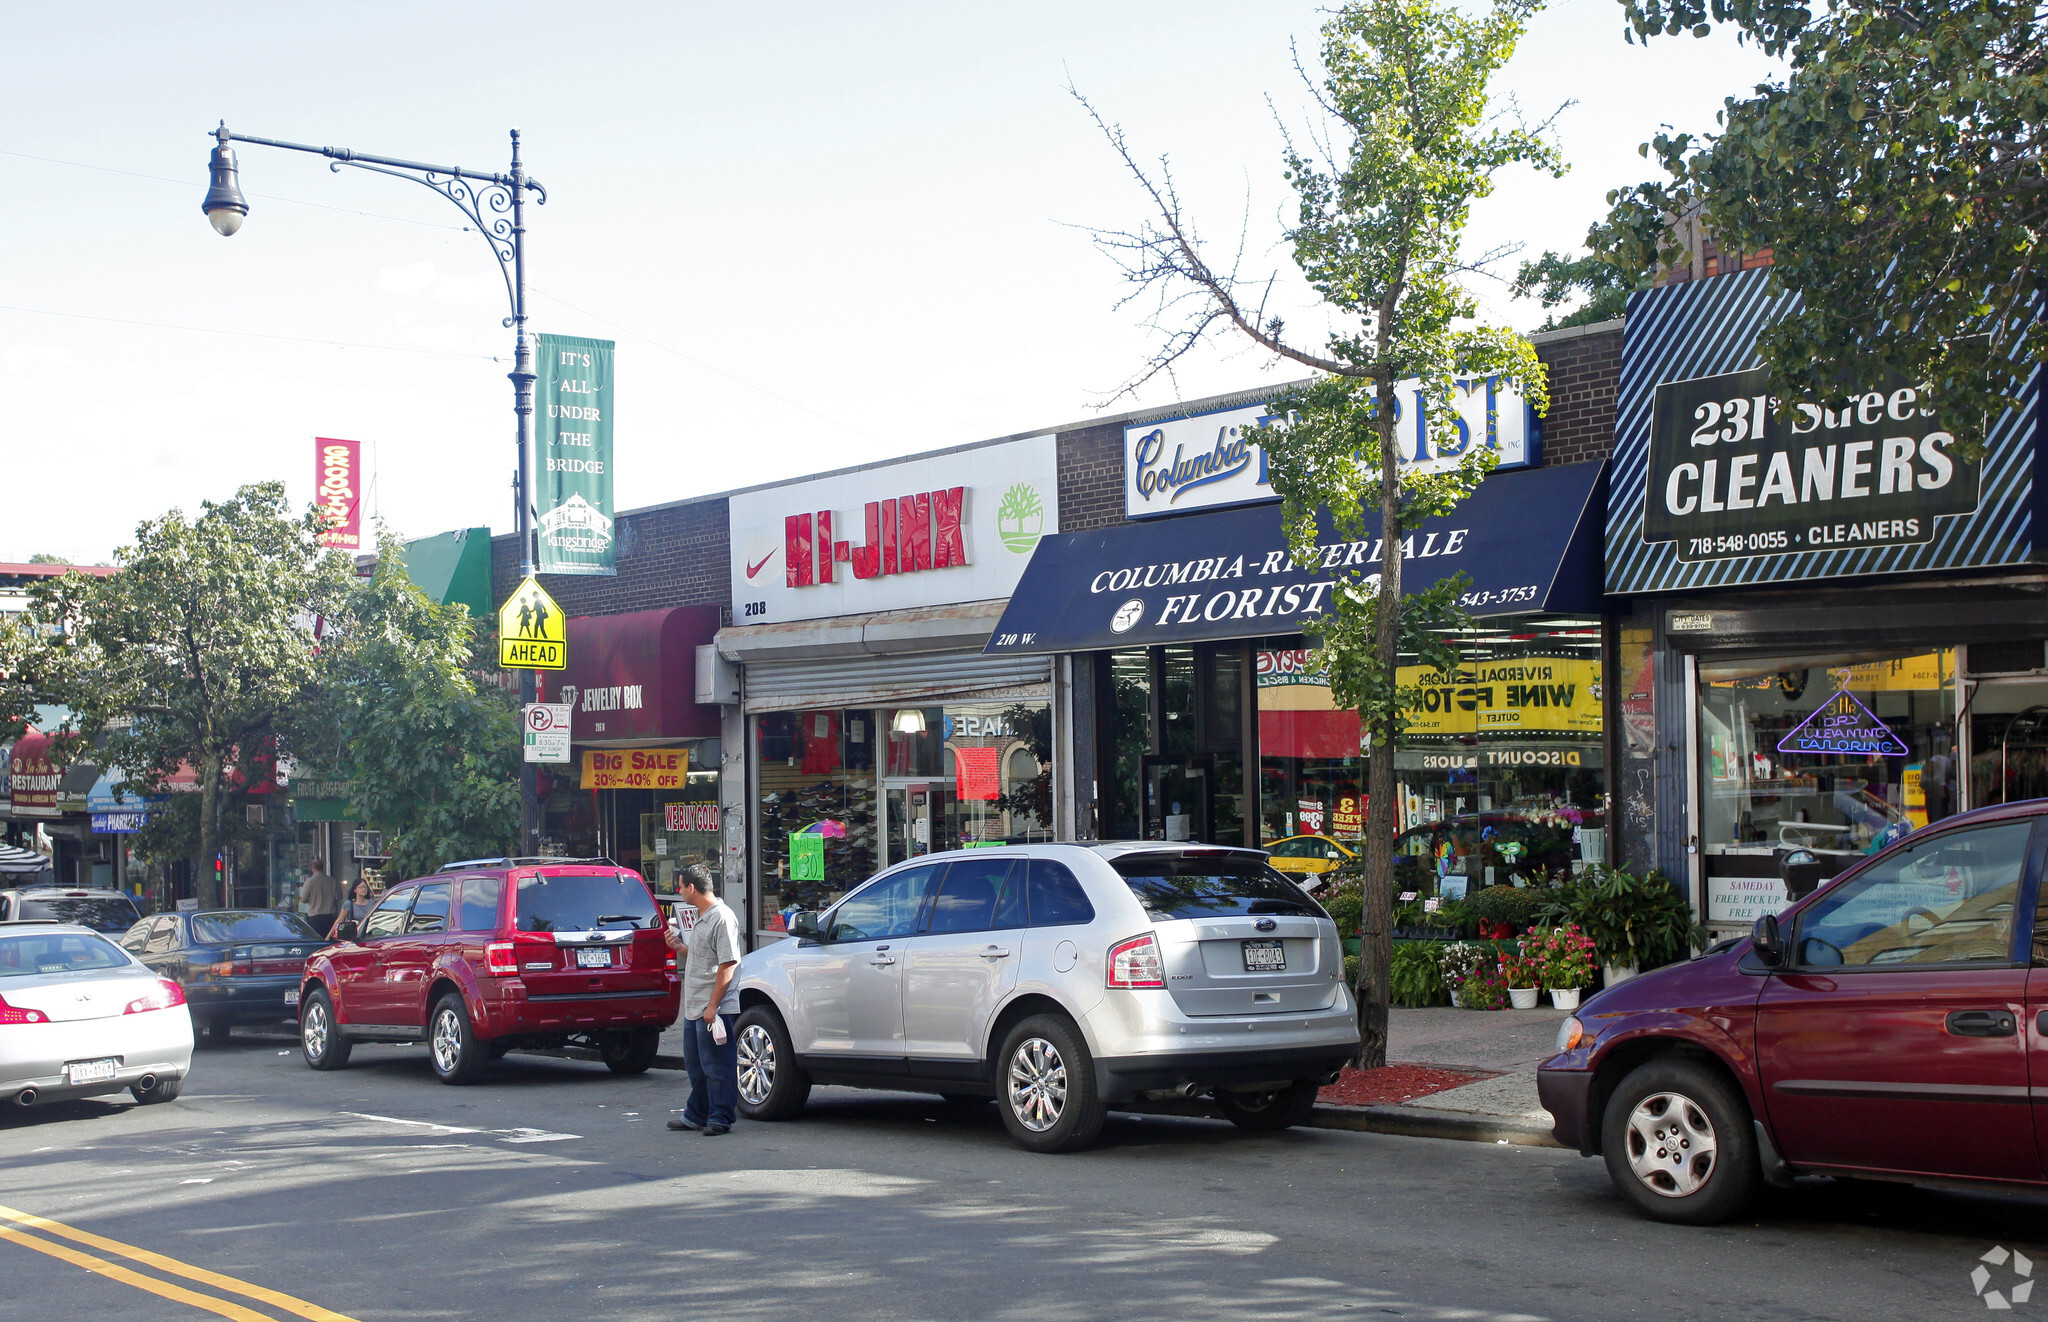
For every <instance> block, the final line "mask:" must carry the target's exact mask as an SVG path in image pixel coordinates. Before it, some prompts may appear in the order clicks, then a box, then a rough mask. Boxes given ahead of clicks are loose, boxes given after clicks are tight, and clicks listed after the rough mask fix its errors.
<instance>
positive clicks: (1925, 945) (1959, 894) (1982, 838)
mask: <svg viewBox="0 0 2048 1322" xmlns="http://www.w3.org/2000/svg"><path fill="white" fill-rule="evenodd" d="M2044 854H2048V800H2043V799H2036V800H2033V801H2031V802H2027V803H2015V804H2010V805H2000V806H1997V807H1992V808H1984V809H1980V810H1978V811H1976V812H1971V813H1965V814H1963V815H1962V816H1959V817H1951V818H1949V819H1947V820H1946V821H1943V822H1941V823H1939V824H1938V825H1936V826H1934V827H1932V828H1928V829H1922V830H1919V831H1915V832H1914V833H1913V834H1911V835H1909V836H1907V837H1906V838H1905V839H1903V840H1901V841H1899V842H1898V843H1897V844H1895V845H1893V846H1891V847H1890V848H1889V849H1886V850H1885V851H1884V852H1883V853H1880V854H1877V855H1875V856H1873V857H1872V858H1869V859H1867V860H1861V861H1859V863H1858V865H1857V866H1856V867H1855V868H1853V869H1851V870H1849V871H1847V872H1844V873H1843V874H1842V875H1841V876H1839V877H1837V878H1835V879H1834V880H1833V881H1832V882H1829V883H1827V884H1826V885H1825V886H1823V887H1822V888H1821V889H1820V890H1818V891H1816V892H1815V893H1814V894H1812V895H1810V896H1808V897H1807V898H1805V899H1804V900H1801V901H1800V902H1799V903H1797V904H1795V905H1793V906H1791V908H1789V909H1788V910H1787V911H1786V912H1784V913H1782V914H1779V915H1775V916H1766V917H1764V918H1761V919H1759V920H1758V921H1757V925H1756V931H1755V933H1754V935H1753V936H1752V937H1751V938H1750V939H1749V940H1746V941H1730V942H1726V943H1724V944H1722V945H1719V946H1716V947H1714V948H1713V949H1712V950H1709V951H1708V952H1706V953H1705V954H1704V955H1701V956H1700V957H1699V958H1697V959H1694V960H1691V961H1689V962H1687V963H1684V964H1677V965H1673V966H1671V967H1668V968H1661V969H1658V970H1656V971H1655V972H1653V973H1648V974H1645V975H1643V976H1642V977H1640V978H1633V979H1630V980H1629V981H1627V982H1624V983H1622V984H1620V985H1619V986H1617V987H1614V988H1612V989H1610V990H1608V991H1604V992H1602V993H1600V995H1598V996H1596V997H1594V998H1593V999H1592V1000H1590V1001H1588V1002H1587V1003H1586V1005H1585V1007H1584V1008H1582V1009H1581V1010H1580V1011H1579V1012H1578V1014H1577V1015H1575V1016H1574V1017H1572V1018H1570V1019H1567V1020H1565V1021H1564V1024H1563V1025H1562V1027H1561V1029H1560V1031H1559V1034H1558V1050H1559V1052H1560V1053H1561V1054H1559V1055H1557V1056H1554V1057H1552V1058H1551V1059H1550V1060H1547V1061H1545V1062H1544V1063H1543V1065H1542V1067H1541V1068H1540V1069H1539V1071H1538V1073H1537V1076H1536V1079H1537V1089H1538V1091H1539V1092H1540V1094H1541V1095H1542V1098H1543V1105H1544V1107H1545V1108H1546V1109H1547V1110H1549V1112H1550V1113H1551V1115H1552V1116H1553V1117H1554V1118H1555V1119H1556V1127H1555V1129H1554V1131H1553V1132H1554V1133H1555V1134H1556V1135H1557V1138H1558V1141H1559V1142H1561V1143H1563V1144H1564V1145H1565V1146H1566V1147H1569V1148H1577V1149H1578V1150H1579V1151H1580V1152H1581V1153H1583V1154H1585V1155H1587V1156H1591V1155H1593V1154H1594V1153H1599V1154H1601V1155H1602V1156H1604V1157H1605V1158H1606V1161H1607V1169H1608V1173H1609V1174H1610V1176H1611V1177H1612V1178H1613V1180H1614V1184H1615V1187H1616V1188H1618V1189H1619V1190H1620V1191H1621V1193H1622V1195H1623V1196H1624V1197H1625V1198H1627V1199H1628V1200H1629V1201H1630V1202H1632V1203H1634V1204H1635V1206H1636V1207H1637V1208H1638V1209H1640V1210H1641V1211H1643V1212H1646V1213H1648V1214H1649V1215H1651V1216H1653V1217H1656V1218H1657V1219H1658V1220H1662V1221H1679V1222H1688V1223H1692V1224H1702V1223H1706V1222H1711V1221H1718V1220H1720V1219H1722V1218H1724V1217H1726V1216H1728V1215H1730V1214H1731V1213H1733V1212H1734V1211H1735V1210H1736V1209H1737V1208H1739V1207H1740V1206H1741V1205H1742V1203H1743V1202H1744V1200H1745V1199H1747V1198H1748V1196H1749V1194H1750V1193H1751V1192H1752V1191H1753V1190H1754V1189H1755V1188H1756V1186H1757V1184H1758V1182H1759V1181H1767V1182H1769V1183H1771V1184H1777V1185H1788V1184H1790V1183H1791V1182H1792V1177H1793V1176H1795V1175H1805V1174H1818V1175H1831V1176H1835V1177H1837V1178H1841V1177H1847V1178H1852V1179H1877V1180H1892V1181H1904V1182H1909V1183H1910V1182H1923V1181H1924V1182H1930V1183H1935V1182H1938V1183H1944V1184H1957V1183H1963V1184H1969V1185H1975V1186H1978V1187H1990V1186H2012V1187H2021V1188H2031V1189H2033V1190H2035V1191H2036V1192H2038V1191H2039V1190H2040V1189H2041V1188H2042V1187H2043V1185H2044V1184H2048V1168H2044V1158H2048V1144H2044V1140H2048V1109H2044V1108H2043V1107H2042V1106H2041V1104H2040V1103H2041V1100H2042V1098H2043V1096H2044V1095H2048V1093H2044V1090H2043V1089H2042V1087H2041V1080H2042V1078H2043V1077H2044V1074H2043V1071H2044V1070H2048V904H2037V895H2038V893H2039V891H2040V889H2041V879H2042V860H2043V856H2044Z"/></svg>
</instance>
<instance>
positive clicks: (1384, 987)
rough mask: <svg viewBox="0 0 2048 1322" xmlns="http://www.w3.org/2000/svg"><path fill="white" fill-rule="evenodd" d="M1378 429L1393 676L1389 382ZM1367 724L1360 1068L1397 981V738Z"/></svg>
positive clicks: (1378, 1055)
mask: <svg viewBox="0 0 2048 1322" xmlns="http://www.w3.org/2000/svg"><path fill="white" fill-rule="evenodd" d="M1376 385H1377V392H1378V396H1379V398H1380V400H1381V401H1382V403H1381V406H1380V408H1379V411H1378V415H1377V416H1376V417H1375V418H1374V420H1373V421H1374V423H1375V424H1376V426H1377V427H1378V430H1379V434H1380V536H1381V546H1380V595H1379V609H1378V611H1377V612H1376V614H1375V618H1374V622H1373V624H1374V631H1373V650H1374V652H1375V653H1376V654H1377V655H1378V657H1379V662H1380V665H1381V666H1382V667H1384V669H1385V674H1386V675H1387V677H1388V678H1389V679H1390V680H1391V679H1392V677H1393V675H1394V670H1395V665H1396V663H1397V662H1398V661H1399V659H1400V655H1401V531H1402V530H1401V471H1400V462H1399V456H1398V454H1397V453H1396V451H1395V449H1394V425H1395V418H1394V410H1393V409H1392V408H1391V407H1388V404H1387V402H1386V401H1390V400H1391V399H1392V397H1393V387H1394V383H1393V381H1392V380H1391V379H1386V380H1379V381H1377V382H1376ZM1393 733H1394V732H1393V731H1392V730H1390V729H1384V728H1379V727H1378V726H1373V725H1368V726H1367V728H1366V729H1365V730H1364V734H1365V736H1366V738H1367V739H1369V740H1370V741H1371V746H1370V747H1369V748H1368V749H1367V750H1366V808H1365V897H1364V898H1365V918H1364V922H1363V924H1362V926H1363V928H1364V931H1363V934H1362V939H1361V940H1360V941H1359V957H1358V1033H1359V1038H1360V1042H1359V1051H1358V1058H1359V1062H1358V1063H1359V1066H1360V1068H1362V1069H1378V1068H1379V1067H1380V1066H1382V1065H1384V1064H1386V1063H1387V1008H1388V1006H1389V1005H1390V1004H1391V1003H1392V1001H1393V979H1394V738H1393Z"/></svg>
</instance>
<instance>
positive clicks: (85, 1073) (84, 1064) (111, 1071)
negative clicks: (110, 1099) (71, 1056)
mask: <svg viewBox="0 0 2048 1322" xmlns="http://www.w3.org/2000/svg"><path fill="white" fill-rule="evenodd" d="M120 1072H121V1062H120V1061H119V1060H116V1059H114V1058H112V1057H109V1058H107V1059H106V1060H74V1061H72V1062H71V1063H70V1064H69V1065H66V1066H65V1067H64V1082H66V1083H69V1084H73V1085H76V1084H80V1083H98V1082H100V1081H101V1080H103V1079H111V1078H113V1077H114V1076H115V1075H116V1074H119V1073H120Z"/></svg>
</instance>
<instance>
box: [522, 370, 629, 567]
mask: <svg viewBox="0 0 2048 1322" xmlns="http://www.w3.org/2000/svg"><path fill="white" fill-rule="evenodd" d="M539 339H540V353H539V359H540V362H539V366H540V372H539V379H538V380H537V381H536V382H535V383H534V384H535V387H536V397H535V400H534V415H535V422H536V426H535V427H534V466H535V470H536V472H535V476H536V477H537V478H538V479H539V484H538V486H537V488H536V490H535V503H534V508H535V512H536V516H537V518H538V520H539V524H538V529H539V539H538V540H539V542H540V547H539V559H538V562H537V569H538V572H540V573H543V574H616V573H617V572H618V570H617V569H616V568H615V567H614V564H613V561H614V557H613V554H612V546H613V542H612V349H613V344H612V341H610V340H589V339H584V338H582V337H581V336H576V335H542V336H540V337H539Z"/></svg>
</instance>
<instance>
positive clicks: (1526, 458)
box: [1124, 377, 1541, 519]
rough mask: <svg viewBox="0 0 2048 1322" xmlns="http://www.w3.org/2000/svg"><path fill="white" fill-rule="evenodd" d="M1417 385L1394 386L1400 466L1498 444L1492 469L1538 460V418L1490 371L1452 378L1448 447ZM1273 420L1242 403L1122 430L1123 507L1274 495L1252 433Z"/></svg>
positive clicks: (1234, 501)
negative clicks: (1433, 440)
mask: <svg viewBox="0 0 2048 1322" xmlns="http://www.w3.org/2000/svg"><path fill="white" fill-rule="evenodd" d="M1420 388H1421V382H1419V381H1403V382H1401V383H1400V384H1399V385H1398V386H1396V387H1395V390H1394V407H1395V417H1396V419H1397V420H1398V423H1399V425H1398V427H1397V429H1396V439H1397V440H1398V442H1399V444H1400V445H1401V464H1402V466H1403V467H1404V468H1405V469H1407V470H1408V471H1410V472H1424V473H1427V472H1437V471H1441V470H1443V469H1447V468H1452V467H1455V466H1456V465H1457V463H1458V461H1459V460H1461V459H1463V458H1464V457H1465V455H1466V454H1467V453H1469V452H1470V451H1471V450H1472V449H1473V447H1475V446H1484V447H1489V448H1491V449H1493V450H1495V451H1497V452H1498V453H1499V455H1500V462H1499V464H1498V465H1497V467H1500V468H1526V467H1528V466H1529V465H1531V464H1534V463H1535V462H1536V459H1537V447H1538V445H1539V443H1540V439H1541V437H1540V429H1539V427H1538V426H1537V422H1536V418H1535V416H1534V414H1533V413H1532V412H1531V410H1530V409H1529V407H1528V405H1527V404H1526V403H1525V402H1524V401H1523V399H1522V396H1521V394H1520V392H1518V391H1515V390H1513V389H1510V388H1509V387H1507V386H1506V385H1504V384H1502V382H1501V381H1500V379H1499V378H1498V377H1477V378H1473V379H1470V380H1465V381H1460V382H1458V384H1457V394H1456V401H1457V407H1458V440H1457V444H1456V445H1455V447H1432V446H1431V445H1430V444H1429V439H1428V436H1427V435H1426V434H1425V432H1424V429H1423V428H1422V426H1421V410H1420V408H1419V407H1418V404H1417V399H1418V395H1419V392H1420ZM1281 421H1283V419H1282V418H1281V415H1279V414H1277V413H1274V412H1273V411H1272V410H1271V409H1269V408H1268V407H1267V406H1266V405H1264V404H1249V405H1241V406H1239V407H1236V408H1228V409H1219V410H1217V411H1216V412H1213V413H1198V414H1195V415H1194V416H1192V417H1186V418H1169V419H1165V420H1162V421H1156V422H1147V423H1141V424H1138V425H1135V426H1129V427H1126V428H1124V514H1125V515H1126V516H1127V517H1129V518H1133V519H1146V518H1154V517H1156V516H1158V515H1162V514H1185V513H1187V512H1188V511H1189V510H1198V509H1212V508H1214V507H1216V506H1218V505H1250V504H1254V503H1256V502H1259V501H1265V500H1278V499H1279V498H1280V497H1279V495H1278V494H1276V493H1275V492H1274V490H1273V483H1272V479H1271V477H1270V476H1269V475H1268V473H1267V471H1266V451H1265V447H1263V446H1261V445H1260V444H1259V433H1260V432H1262V431H1264V430H1266V429H1267V428H1269V427H1273V426H1275V425H1277V424H1279V423H1280V422H1281Z"/></svg>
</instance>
